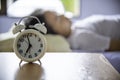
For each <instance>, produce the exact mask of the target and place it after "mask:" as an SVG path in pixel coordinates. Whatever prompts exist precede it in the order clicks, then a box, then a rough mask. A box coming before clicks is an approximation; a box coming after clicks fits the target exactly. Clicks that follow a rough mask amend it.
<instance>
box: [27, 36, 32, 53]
mask: <svg viewBox="0 0 120 80" xmlns="http://www.w3.org/2000/svg"><path fill="white" fill-rule="evenodd" d="M27 39H28V48H27V50H26V53H28V51H29V50H30V49H31V47H32V45H31V43H30V40H29V37H28V36H27Z"/></svg>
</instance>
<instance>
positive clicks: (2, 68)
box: [0, 53, 120, 80]
mask: <svg viewBox="0 0 120 80" xmlns="http://www.w3.org/2000/svg"><path fill="white" fill-rule="evenodd" d="M19 62H20V59H18V58H17V56H16V55H15V54H14V53H0V80H120V74H119V73H118V72H117V71H116V70H115V69H114V68H113V67H112V66H111V64H110V63H109V62H108V61H107V59H106V58H105V57H104V56H103V55H102V54H97V53H96V54H95V53H94V54H93V53H84V54H82V53H81V54H80V53H46V54H45V56H43V58H42V59H41V62H42V64H41V65H40V64H39V62H35V63H31V64H30V63H26V62H23V63H22V64H21V66H19Z"/></svg>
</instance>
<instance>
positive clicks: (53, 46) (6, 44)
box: [0, 34, 71, 52]
mask: <svg viewBox="0 0 120 80" xmlns="http://www.w3.org/2000/svg"><path fill="white" fill-rule="evenodd" d="M45 37H46V40H47V52H70V51H71V49H70V45H69V44H68V42H67V41H66V39H65V38H64V37H62V36H60V35H48V34H47V35H46V36H45ZM13 41H14V38H9V39H4V40H1V41H0V52H13Z"/></svg>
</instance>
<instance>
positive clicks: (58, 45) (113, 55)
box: [0, 16, 120, 73]
mask: <svg viewBox="0 0 120 80" xmlns="http://www.w3.org/2000/svg"><path fill="white" fill-rule="evenodd" d="M19 19H20V18H17V17H8V16H0V52H12V51H13V49H12V43H13V40H14V38H13V37H11V36H9V37H6V36H4V35H3V33H6V35H12V33H7V32H8V31H9V29H10V28H11V26H12V24H13V23H14V22H17V21H18V20H19ZM45 37H46V39H47V42H48V48H47V51H48V52H78V53H83V52H87V51H81V50H72V49H71V48H70V45H69V43H68V42H67V41H66V39H65V38H64V37H62V36H60V35H46V36H45ZM8 38H9V39H8ZM6 45H7V46H6ZM92 53H93V54H94V53H95V52H92ZM99 53H101V54H104V56H105V57H106V58H107V59H108V60H109V61H110V63H111V64H112V65H113V66H114V67H115V69H116V70H117V71H118V72H119V73H120V52H119V51H116V52H99ZM86 57H87V56H86Z"/></svg>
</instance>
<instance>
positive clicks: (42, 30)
mask: <svg viewBox="0 0 120 80" xmlns="http://www.w3.org/2000/svg"><path fill="white" fill-rule="evenodd" d="M34 28H35V29H37V30H39V31H40V32H42V33H44V34H46V33H47V29H46V27H45V26H44V23H42V24H41V23H37V24H35V25H34Z"/></svg>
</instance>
